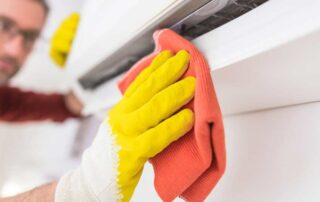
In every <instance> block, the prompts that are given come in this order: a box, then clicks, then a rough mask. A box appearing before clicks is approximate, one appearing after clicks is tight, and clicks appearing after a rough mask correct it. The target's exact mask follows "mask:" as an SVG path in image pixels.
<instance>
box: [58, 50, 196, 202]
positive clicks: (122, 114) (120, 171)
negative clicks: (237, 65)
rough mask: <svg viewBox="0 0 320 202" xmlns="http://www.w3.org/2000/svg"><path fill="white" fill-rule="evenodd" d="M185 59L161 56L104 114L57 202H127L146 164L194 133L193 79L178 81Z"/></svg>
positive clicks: (63, 181) (60, 186) (60, 187)
mask: <svg viewBox="0 0 320 202" xmlns="http://www.w3.org/2000/svg"><path fill="white" fill-rule="evenodd" d="M188 60H189V54H188V53H187V52H186V51H183V50H182V51H180V52H178V53H177V54H176V55H173V54H172V53H171V52H170V51H163V52H161V53H160V54H158V55H157V57H156V58H155V59H154V60H153V61H152V63H151V64H150V65H149V66H148V67H147V68H146V69H144V70H143V71H142V72H141V73H140V74H139V76H138V77H137V78H136V79H135V80H134V82H133V83H132V84H131V85H130V86H129V88H128V89H127V91H126V92H125V94H124V96H123V98H122V99H121V100H120V101H119V102H118V104H116V105H115V106H114V107H113V108H112V109H111V110H110V112H109V113H108V116H107V117H106V119H105V121H103V123H102V124H101V126H100V129H99V131H98V134H97V136H96V138H95V140H94V142H93V144H92V145H91V146H90V147H89V149H87V150H86V152H85V153H84V155H83V158H82V164H81V166H80V167H79V168H78V169H77V170H75V171H73V172H71V173H69V174H67V175H65V176H64V177H63V178H62V179H61V180H60V182H59V184H58V187H57V190H56V195H55V199H56V202H88V201H108V202H119V201H121V202H122V201H124V202H128V201H130V199H131V197H132V194H133V192H134V190H135V188H136V186H137V184H138V181H139V179H140V176H141V174H142V170H143V167H144V164H145V163H146V162H147V160H148V159H150V158H152V157H154V156H155V155H157V154H158V153H160V152H161V151H163V150H164V149H165V148H166V147H167V146H168V145H170V144H171V143H172V142H174V141H176V140H178V139H179V138H180V137H182V136H183V135H185V134H186V133H187V132H188V131H189V130H191V129H192V127H193V124H194V117H193V112H192V111H191V110H190V109H182V107H183V106H184V105H185V104H187V103H188V102H189V101H190V100H191V99H192V98H193V96H194V91H195V78H194V77H187V78H185V79H183V80H179V79H180V78H181V76H182V75H183V73H184V72H185V71H186V69H187V68H188Z"/></svg>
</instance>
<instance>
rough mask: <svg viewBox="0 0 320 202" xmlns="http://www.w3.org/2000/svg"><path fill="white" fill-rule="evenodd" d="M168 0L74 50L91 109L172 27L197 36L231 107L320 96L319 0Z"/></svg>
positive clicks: (104, 104) (108, 98)
mask: <svg viewBox="0 0 320 202" xmlns="http://www.w3.org/2000/svg"><path fill="white" fill-rule="evenodd" d="M168 2H169V3H168V4H166V5H163V7H161V9H160V12H159V13H157V14H156V15H150V16H149V18H148V19H147V18H143V19H144V20H145V21H144V22H143V23H141V24H140V25H141V26H140V27H139V26H138V25H137V26H136V27H134V25H131V24H130V25H131V26H133V27H134V28H133V29H132V30H131V31H128V33H127V34H122V35H121V33H122V32H121V30H123V29H124V28H123V27H124V26H129V22H131V21H130V17H131V16H130V15H126V16H123V18H121V19H120V21H121V23H119V24H116V26H115V27H112V29H115V30H114V32H115V33H116V34H118V35H119V38H110V37H109V36H114V35H115V34H114V33H111V34H109V35H108V34H107V33H102V34H101V36H100V38H98V37H97V41H96V42H95V43H93V44H92V45H91V46H88V48H84V49H83V51H82V54H78V55H77V56H76V55H73V57H72V56H71V58H70V60H69V62H68V69H69V71H70V72H71V73H72V74H73V75H75V77H76V78H77V83H76V85H75V86H76V87H75V89H77V90H76V91H77V92H78V95H80V97H82V99H83V100H85V103H86V112H87V113H88V114H90V113H93V112H95V111H98V110H100V109H103V108H104V109H105V108H108V106H112V105H113V104H114V103H115V101H116V100H117V99H119V98H120V96H121V95H120V94H119V92H118V90H117V88H116V82H117V81H118V80H119V76H118V77H117V75H119V74H121V73H122V72H124V71H126V70H127V69H128V68H130V67H131V65H132V64H133V63H134V62H136V61H137V60H139V59H140V58H141V57H142V56H144V55H145V54H147V53H149V52H150V51H151V50H152V49H153V44H152V33H153V32H154V31H155V30H156V29H159V28H164V27H169V28H172V29H174V30H175V31H177V32H178V33H180V34H181V35H183V36H185V37H186V38H188V39H190V40H192V42H193V43H195V45H196V46H197V47H198V48H199V49H200V50H201V51H202V52H203V53H204V54H205V56H206V58H207V59H208V62H209V63H210V66H211V68H212V74H213V79H214V83H215V87H216V91H217V94H218V99H219V101H220V105H221V108H222V112H223V114H224V115H230V114H236V113H243V112H250V111H256V110H264V109H269V108H276V107H280V106H287V105H294V104H299V103H307V102H315V101H319V100H320V96H319V94H318V93H315V92H319V90H320V82H319V81H318V78H319V75H320V73H319V70H318V68H316V66H317V64H319V63H320V61H318V58H319V57H317V56H316V55H314V54H316V53H317V52H319V50H318V49H317V48H318V47H320V45H316V43H317V41H319V40H318V39H317V37H318V35H317V33H318V32H319V29H320V19H319V18H320V16H319V15H318V13H317V12H318V11H317V9H319V7H320V5H319V4H320V3H319V2H318V1H312V0H308V3H302V2H301V1H299V0H291V1H290V0H282V1H276V0H273V1H266V0H236V1H234V0H230V1H229V0H222V1H218V0H216V1H168ZM153 3H154V2H153ZM151 4H152V3H151ZM151 4H150V5H149V6H150V7H152V5H151ZM141 10H142V11H143V9H141ZM158 11H159V10H158ZM106 20H107V19H106ZM120 21H119V22H120ZM125 22H128V24H125ZM99 23H100V24H101V25H103V24H104V22H99ZM138 24H139V23H138ZM297 25H299V26H297ZM112 29H111V30H112ZM80 31H81V30H80ZM119 33H120V34H119ZM120 35H121V36H120ZM86 37H88V36H87V35H84V37H83V38H82V39H85V38H86ZM82 39H81V36H80V37H79V38H77V40H78V43H79V42H82ZM77 40H76V42H77ZM114 41H115V42H114ZM110 44H113V45H112V46H111V47H108V45H110ZM298 45H299V46H298ZM76 46H77V44H76ZM75 49H77V48H76V47H75ZM79 49H81V48H79Z"/></svg>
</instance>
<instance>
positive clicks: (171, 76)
mask: <svg viewBox="0 0 320 202" xmlns="http://www.w3.org/2000/svg"><path fill="white" fill-rule="evenodd" d="M188 62H189V54H188V53H187V52H186V51H185V50H182V51H179V52H178V53H177V54H176V55H175V56H174V57H171V58H170V59H168V60H167V61H166V62H165V63H164V64H163V65H162V66H161V67H160V68H158V69H157V70H155V71H154V72H152V73H151V75H150V76H149V78H148V79H147V80H146V81H145V82H143V83H142V84H141V85H140V86H139V87H138V88H137V90H136V91H135V92H134V93H133V94H132V96H131V97H130V98H128V100H127V102H126V103H127V104H126V105H125V106H123V107H124V109H125V111H126V112H131V111H133V110H136V109H138V108H140V107H141V106H142V105H144V104H145V103H147V102H148V101H149V100H150V99H151V98H152V97H153V96H154V95H156V94H157V93H158V92H160V91H161V90H163V89H165V88H166V87H168V86H170V85H171V84H173V83H174V82H176V81H177V80H178V79H179V78H180V77H181V76H182V75H183V74H184V72H185V71H186V70H187V68H188Z"/></svg>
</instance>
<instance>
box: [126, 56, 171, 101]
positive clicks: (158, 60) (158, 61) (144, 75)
mask: <svg viewBox="0 0 320 202" xmlns="http://www.w3.org/2000/svg"><path fill="white" fill-rule="evenodd" d="M172 56H173V53H172V52H171V51H169V50H165V51H162V52H161V53H159V54H158V55H157V56H156V57H155V58H154V59H153V60H152V62H151V64H150V65H149V66H148V67H147V68H145V69H144V70H143V71H141V73H140V74H139V75H138V76H137V77H136V78H135V80H134V81H133V82H132V83H131V85H130V86H129V87H128V89H127V90H126V92H125V94H124V96H126V97H130V96H131V95H132V94H133V93H134V92H135V91H136V90H137V88H138V87H139V86H140V85H141V84H142V83H143V82H144V81H145V80H147V79H148V78H149V76H150V75H151V73H152V72H153V71H155V70H156V69H158V68H159V67H160V66H161V65H162V64H163V63H165V62H166V61H167V60H168V59H169V58H170V57H172Z"/></svg>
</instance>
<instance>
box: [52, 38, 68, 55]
mask: <svg viewBox="0 0 320 202" xmlns="http://www.w3.org/2000/svg"><path fill="white" fill-rule="evenodd" d="M51 49H52V50H53V51H56V52H60V53H62V54H66V55H67V54H68V53H69V52H70V49H71V41H55V42H54V43H52V47H51Z"/></svg>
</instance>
